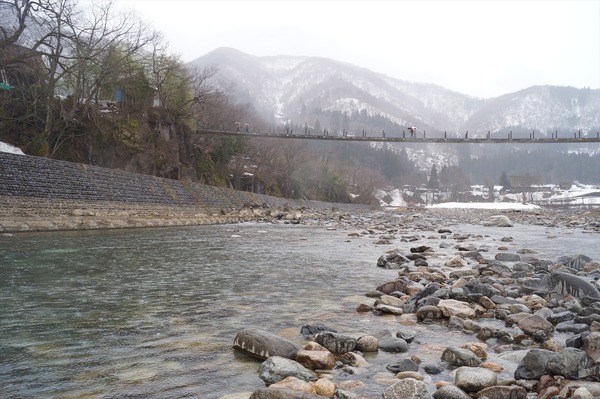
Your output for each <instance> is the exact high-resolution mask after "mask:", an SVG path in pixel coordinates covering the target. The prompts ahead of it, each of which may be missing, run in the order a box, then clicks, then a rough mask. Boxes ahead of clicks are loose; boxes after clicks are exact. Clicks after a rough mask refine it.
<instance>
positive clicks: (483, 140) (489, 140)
mask: <svg viewBox="0 0 600 399" xmlns="http://www.w3.org/2000/svg"><path fill="white" fill-rule="evenodd" d="M196 133H197V134H214V135H229V136H244V137H253V138H278V139H302V140H337V141H372V142H388V143H446V144H466V143H476V144H501V143H513V144H515V143H517V144H521V143H522V144H551V143H600V135H598V134H596V135H595V136H594V137H592V136H590V135H583V136H582V135H581V134H577V133H575V134H572V136H571V137H569V136H567V133H565V134H564V137H559V135H558V134H557V135H556V137H552V138H550V137H545V136H543V137H534V135H532V136H530V137H524V138H522V137H516V138H515V137H512V136H509V135H507V136H506V137H498V136H496V135H494V137H444V136H443V134H444V133H442V136H441V137H440V136H439V133H435V135H433V134H432V135H431V137H430V136H427V135H425V137H423V134H422V133H421V135H420V137H384V136H379V137H377V136H371V135H368V134H365V135H364V136H355V135H346V136H340V135H334V134H332V135H316V134H314V133H313V134H304V133H300V134H291V133H289V134H286V133H260V132H249V133H245V132H237V131H227V130H210V129H201V130H197V131H196Z"/></svg>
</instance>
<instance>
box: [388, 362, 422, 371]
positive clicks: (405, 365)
mask: <svg viewBox="0 0 600 399" xmlns="http://www.w3.org/2000/svg"><path fill="white" fill-rule="evenodd" d="M385 368H386V369H388V370H389V371H391V372H392V373H401V372H403V371H419V365H418V364H417V363H415V362H414V361H413V360H412V359H400V360H399V361H398V362H397V363H396V364H388V365H387V366H386V367H385Z"/></svg>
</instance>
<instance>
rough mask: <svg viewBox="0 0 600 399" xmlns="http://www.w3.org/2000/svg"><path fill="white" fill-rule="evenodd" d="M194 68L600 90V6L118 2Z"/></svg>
mask: <svg viewBox="0 0 600 399" xmlns="http://www.w3.org/2000/svg"><path fill="white" fill-rule="evenodd" d="M116 4H117V6H118V7H123V8H125V9H135V11H136V13H137V14H138V16H140V17H141V18H142V19H144V20H146V21H147V22H148V23H150V24H151V25H152V26H153V27H154V28H155V29H156V30H158V31H160V32H162V33H163V34H164V35H165V37H166V39H167V40H168V42H169V43H170V49H171V51H172V52H173V53H175V54H178V55H180V56H181V57H182V59H183V60H184V61H191V60H193V59H195V58H198V57H200V56H202V55H204V54H206V53H208V52H210V51H212V50H214V49H216V48H218V47H232V48H235V49H237V50H240V51H243V52H245V53H248V54H251V55H257V56H266V55H300V56H320V57H327V58H332V59H335V60H338V61H343V62H348V63H351V64H355V65H357V66H361V67H365V68H368V69H370V70H372V71H375V72H379V73H384V74H386V75H389V76H392V77H395V78H399V79H403V80H408V81H413V82H426V83H435V84H439V85H441V86H443V87H445V88H448V89H451V90H455V91H458V92H461V93H465V94H469V95H473V96H478V97H493V96H498V95H501V94H506V93H510V92H514V91H517V90H520V89H524V88H526V87H530V86H533V85H543V84H549V85H561V86H575V87H590V88H594V89H597V88H600V0H567V1H562V0H552V1H542V0H537V1H517V0H500V1H491V0H478V1H476V0H470V1H454V0H446V1H433V0H421V1H408V0H406V1H405V0H387V1H364V0H354V1H342V0H338V1H317V0H304V1H291V0H270V1H254V0H246V1H233V0H219V1H210V0H187V1H173V0H168V1H167V0H116Z"/></svg>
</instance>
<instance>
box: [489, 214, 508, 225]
mask: <svg viewBox="0 0 600 399" xmlns="http://www.w3.org/2000/svg"><path fill="white" fill-rule="evenodd" d="M483 225H484V226H487V227H513V222H512V221H511V220H510V219H509V218H508V216H505V215H495V216H490V217H489V218H488V219H487V220H485V221H484V222H483Z"/></svg>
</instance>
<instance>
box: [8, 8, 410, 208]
mask: <svg viewBox="0 0 600 399" xmlns="http://www.w3.org/2000/svg"><path fill="white" fill-rule="evenodd" d="M0 17H1V20H2V21H3V24H2V25H3V26H2V28H3V29H2V30H0V70H1V71H2V75H1V77H2V81H1V82H0V83H1V84H2V85H1V86H0V141H3V142H6V143H9V144H12V145H14V146H17V147H19V148H20V149H21V150H23V151H24V152H25V153H26V154H29V155H36V156H44V157H51V158H57V159H64V160H68V161H74V162H81V163H85V164H90V165H98V166H105V167H111V168H120V169H124V170H128V171H133V172H140V173H147V174H154V175H157V176H161V177H168V178H174V179H184V180H191V181H199V182H203V183H207V184H214V185H228V186H232V187H234V188H239V189H246V190H251V191H255V192H260V193H265V194H272V195H281V196H286V197H294V198H301V197H306V198H311V199H319V200H328V201H362V202H369V201H371V192H372V190H373V188H374V187H376V186H377V185H379V184H384V185H385V184H387V182H388V180H390V179H391V180H394V179H396V178H398V177H399V176H403V175H408V174H410V173H412V171H413V168H412V166H411V165H409V164H408V163H407V160H406V159H404V161H402V160H401V159H399V158H397V157H395V154H393V153H392V152H386V151H379V150H374V149H373V148H371V147H369V146H368V145H348V146H342V147H339V148H335V149H333V148H329V147H328V148H323V147H319V146H316V145H313V144H310V143H304V144H300V143H296V144H292V145H290V143H289V142H286V143H283V142H281V141H278V140H272V141H253V140H249V139H242V138H232V137H215V136H200V135H197V134H195V131H196V130H197V129H199V128H202V127H207V126H225V125H227V126H231V125H232V124H233V123H235V122H236V121H243V122H244V123H249V124H251V125H252V126H253V127H254V128H257V127H258V128H260V127H261V126H262V127H263V128H266V127H267V126H269V124H270V121H269V122H267V121H265V120H263V119H262V118H261V117H259V116H258V114H257V113H256V112H255V110H254V107H253V105H251V104H250V103H248V102H240V101H239V98H236V99H235V101H233V99H232V98H231V95H230V93H229V92H228V91H227V90H225V89H223V88H221V87H219V86H218V85H217V84H216V79H215V75H216V73H217V68H215V67H211V66H207V67H203V68H196V69H194V68H190V67H189V66H188V65H186V64H185V63H183V61H182V60H181V59H180V58H179V57H178V56H176V55H173V54H171V53H170V52H169V49H168V45H167V43H165V41H164V40H163V38H162V36H161V34H160V33H159V32H156V31H155V30H154V29H153V28H152V27H151V26H146V25H145V24H144V23H143V22H142V21H141V20H140V19H138V18H137V17H136V16H135V15H132V14H121V13H117V12H116V11H115V10H114V7H113V6H112V4H111V3H110V2H105V3H102V2H94V3H87V2H77V1H76V0H43V1H42V0H25V1H0ZM5 21H6V23H5ZM350 153H352V154H350ZM351 157H352V158H351ZM351 159H352V160H351ZM402 162H404V164H402ZM351 193H352V194H354V195H352V196H351ZM353 197H354V198H353Z"/></svg>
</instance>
